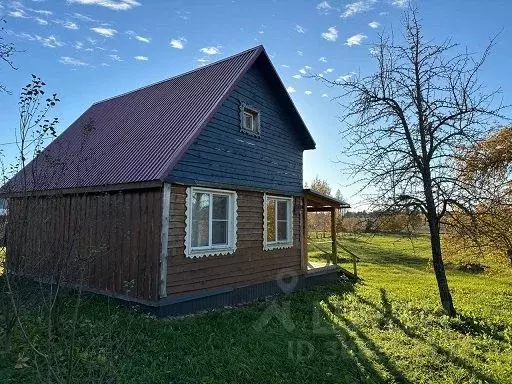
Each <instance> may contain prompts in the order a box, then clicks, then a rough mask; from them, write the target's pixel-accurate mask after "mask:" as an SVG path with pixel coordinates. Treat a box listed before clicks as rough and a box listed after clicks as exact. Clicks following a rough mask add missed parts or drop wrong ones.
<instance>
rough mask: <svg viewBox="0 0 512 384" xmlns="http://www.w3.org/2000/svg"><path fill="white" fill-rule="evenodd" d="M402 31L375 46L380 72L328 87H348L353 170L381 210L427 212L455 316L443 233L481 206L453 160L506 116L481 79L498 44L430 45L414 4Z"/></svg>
mask: <svg viewBox="0 0 512 384" xmlns="http://www.w3.org/2000/svg"><path fill="white" fill-rule="evenodd" d="M403 27H404V30H403V35H402V36H401V37H400V38H399V39H398V42H397V41H396V40H395V38H394V36H393V34H391V35H390V36H386V35H381V36H380V39H379V42H378V44H376V45H375V46H374V47H373V48H372V49H371V54H372V56H373V58H374V59H375V60H376V63H377V71H376V73H375V74H373V75H370V76H367V77H362V76H355V77H353V78H351V79H348V80H347V81H344V82H337V81H333V82H329V81H328V83H329V84H330V85H332V86H337V85H340V86H342V87H343V89H344V93H343V94H342V95H341V96H340V97H339V98H338V100H339V101H340V102H341V103H342V104H343V105H344V107H345V108H346V109H345V113H344V114H343V118H342V122H343V123H344V127H346V128H344V129H345V131H344V132H343V133H344V134H345V136H346V138H347V142H348V149H347V151H348V155H349V158H350V159H351V162H350V166H351V168H350V169H351V172H352V173H353V175H354V176H355V177H357V178H358V180H360V181H362V182H363V188H362V189H363V190H367V191H369V193H370V194H371V196H372V197H373V199H372V202H373V204H375V205H376V206H377V207H378V208H379V209H381V210H384V211H386V210H388V209H389V210H394V211H395V212H396V211H397V210H398V209H403V210H412V211H417V212H421V213H423V215H425V217H426V220H427V222H428V228H429V232H430V242H431V250H432V261H433V268H434V271H435V276H436V279H437V286H438V289H439V296H440V300H441V304H442V306H443V309H444V311H445V313H446V314H448V315H449V316H455V314H456V311H455V308H454V305H453V300H452V296H451V293H450V289H449V287H448V281H447V278H446V273H445V266H444V262H443V255H442V250H441V235H440V230H441V223H442V221H443V218H444V217H445V216H446V215H449V214H451V212H453V211H454V210H464V211H470V210H471V209H472V208H473V203H474V201H473V196H472V192H474V189H472V188H470V187H469V186H468V185H466V184H465V182H464V181H463V180H461V179H460V178H458V177H457V169H456V164H455V163H456V161H455V159H454V155H455V154H456V153H457V150H458V148H460V147H467V146H471V145H472V144H474V143H475V142H477V141H478V140H480V139H481V138H482V137H485V136H486V135H487V134H488V132H489V131H490V130H491V128H490V127H491V125H492V123H493V122H494V120H499V119H501V118H503V116H502V114H501V112H502V109H503V106H502V105H501V103H496V102H495V96H496V95H497V93H498V91H491V92H487V91H486V90H485V88H484V87H483V86H482V84H481V83H480V82H479V81H478V79H477V75H478V73H479V71H480V69H481V67H482V65H483V64H484V62H485V60H486V58H487V56H488V54H489V51H490V48H491V47H492V45H493V41H491V43H490V44H489V46H488V47H487V49H486V50H485V52H484V53H483V55H482V56H481V57H478V58H475V56H474V55H473V54H471V53H469V52H467V51H462V52H460V51H459V50H458V49H457V45H456V44H453V43H452V42H451V41H449V40H447V41H444V42H443V43H440V44H437V43H434V42H432V41H429V40H427V39H425V37H424V36H423V34H422V26H421V23H420V21H419V19H418V11H417V9H415V8H412V7H411V8H410V9H409V10H408V11H406V12H405V14H404V21H403ZM345 100H349V101H347V102H346V103H345V102H344V101H345Z"/></svg>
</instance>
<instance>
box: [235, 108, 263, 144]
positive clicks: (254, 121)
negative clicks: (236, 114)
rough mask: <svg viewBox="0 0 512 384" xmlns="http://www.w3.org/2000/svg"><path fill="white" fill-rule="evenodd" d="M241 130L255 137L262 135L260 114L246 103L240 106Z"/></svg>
mask: <svg viewBox="0 0 512 384" xmlns="http://www.w3.org/2000/svg"><path fill="white" fill-rule="evenodd" d="M240 128H241V131H242V132H245V133H249V134H251V135H254V136H259V134H260V113H259V112H258V111H257V110H256V109H255V108H253V107H249V106H248V105H246V104H244V103H242V104H241V105H240Z"/></svg>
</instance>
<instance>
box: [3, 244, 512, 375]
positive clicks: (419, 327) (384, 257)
mask: <svg viewBox="0 0 512 384" xmlns="http://www.w3.org/2000/svg"><path fill="white" fill-rule="evenodd" d="M341 242H342V244H343V245H344V246H345V247H346V248H347V249H350V250H351V251H352V252H354V253H356V254H357V255H359V256H360V258H361V262H360V263H359V264H358V272H359V275H360V276H361V277H362V278H363V280H362V281H361V282H360V283H358V284H355V285H353V284H352V283H348V282H340V283H339V284H336V285H333V286H328V287H322V288H317V289H313V290H311V291H308V292H299V293H295V294H291V295H288V296H282V297H280V298H278V299H276V300H273V301H268V302H262V303H257V304H253V305H250V306H247V307H243V308H232V309H224V310H219V311H214V312H211V313H207V314H202V315H195V316H188V317H183V318H172V319H156V318H153V317H151V316H147V315H145V314H143V313H140V312H137V311H135V310H130V309H126V308H118V307H115V306H114V305H112V304H109V303H107V302H105V301H103V300H98V299H87V300H85V301H84V303H83V305H82V306H81V310H80V313H79V320H78V327H76V330H75V332H76V333H75V334H73V327H72V326H71V324H72V322H71V321H70V320H71V318H72V313H73V308H72V304H73V303H74V301H73V300H71V299H68V300H66V301H65V303H66V304H67V306H65V308H64V310H63V313H62V314H61V317H60V327H59V333H58V335H57V337H56V339H55V340H53V341H52V343H51V344H49V343H47V342H46V341H45V340H44V337H42V335H43V334H44V329H45V324H44V322H43V321H42V318H43V317H42V316H41V315H40V314H39V313H38V312H37V311H35V310H32V311H29V312H28V313H26V314H25V315H24V321H25V322H26V324H28V327H27V330H28V332H29V333H30V335H31V336H32V340H34V343H35V344H36V345H37V346H39V347H40V348H42V349H43V350H44V351H51V356H56V358H55V362H54V363H52V364H51V365H52V366H54V367H59V369H61V370H59V371H58V372H57V374H58V375H60V374H61V375H62V376H65V375H66V374H67V373H68V372H71V373H70V374H69V376H70V377H75V378H76V379H75V381H74V382H76V383H83V382H106V383H141V382H144V383H242V382H243V383H267V382H269V383H394V382H396V383H483V382H489V383H511V382H512V285H511V282H512V273H511V272H510V271H509V270H505V271H499V270H497V269H496V268H493V267H492V266H491V268H490V269H489V270H487V271H486V272H485V273H483V274H472V273H468V272H460V271H456V270H449V271H448V278H449V283H450V285H451V288H452V293H453V296H454V300H455V306H456V308H457V309H458V311H459V313H460V317H459V318H457V319H449V318H447V317H445V316H443V315H442V313H441V312H440V310H439V304H438V299H437V293H436V285H435V279H434V277H433V273H432V271H431V268H430V266H429V262H428V239H427V238H426V237H417V238H415V239H414V240H413V241H411V240H409V239H404V238H400V237H395V236H373V237H368V236H364V237H355V236H345V237H343V238H342V240H341ZM341 253H342V252H340V254H341ZM21 340H22V337H21V334H20V332H19V330H16V331H15V333H14V339H13V340H12V342H11V346H10V350H9V352H5V351H4V352H3V354H2V355H0V382H1V383H4V382H5V383H18V382H23V383H25V382H26V383H31V382H39V381H40V377H41V376H38V375H37V369H39V371H40V372H41V375H42V376H46V372H47V371H46V370H45V363H44V359H43V358H39V359H37V360H34V357H33V354H32V353H30V350H29V349H28V348H27V347H25V346H24V345H23V343H22V342H21ZM72 340H75V342H74V345H75V348H74V349H73V352H72V356H73V360H74V361H75V363H74V364H73V366H71V368H72V369H69V368H70V366H69V365H66V361H68V360H69V359H68V358H69V356H70V355H69V348H68V349H66V348H65V347H67V346H69V345H71V344H73V343H72ZM65 349H66V350H65ZM36 363H37V365H36ZM16 365H17V366H18V368H15V366H16ZM68 382H69V381H68Z"/></svg>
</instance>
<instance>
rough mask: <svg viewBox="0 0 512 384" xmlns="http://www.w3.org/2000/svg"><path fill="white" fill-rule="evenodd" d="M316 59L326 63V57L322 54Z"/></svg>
mask: <svg viewBox="0 0 512 384" xmlns="http://www.w3.org/2000/svg"><path fill="white" fill-rule="evenodd" d="M318 60H319V61H321V62H322V63H327V59H326V58H325V57H324V56H322V57H321V58H319V59H318Z"/></svg>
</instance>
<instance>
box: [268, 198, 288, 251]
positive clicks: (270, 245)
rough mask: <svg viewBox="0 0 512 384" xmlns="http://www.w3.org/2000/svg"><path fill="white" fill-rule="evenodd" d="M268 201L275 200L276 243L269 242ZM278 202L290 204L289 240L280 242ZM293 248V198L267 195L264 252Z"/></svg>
mask: <svg viewBox="0 0 512 384" xmlns="http://www.w3.org/2000/svg"><path fill="white" fill-rule="evenodd" d="M268 200H275V204H276V206H275V208H274V209H275V212H276V213H275V222H274V225H275V227H276V228H275V234H276V240H275V241H267V203H268ZM277 201H286V202H288V212H287V220H288V234H287V235H288V236H287V237H288V238H287V239H286V241H283V240H281V241H278V240H277V222H278V220H277ZM291 247H293V197H286V196H274V195H267V194H266V193H265V195H264V197H263V250H265V251H269V250H272V249H282V248H291Z"/></svg>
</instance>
